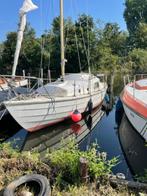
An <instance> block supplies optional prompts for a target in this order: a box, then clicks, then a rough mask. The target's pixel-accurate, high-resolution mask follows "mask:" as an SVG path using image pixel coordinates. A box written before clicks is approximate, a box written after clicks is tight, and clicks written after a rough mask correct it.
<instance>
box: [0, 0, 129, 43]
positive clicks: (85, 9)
mask: <svg viewBox="0 0 147 196" xmlns="http://www.w3.org/2000/svg"><path fill="white" fill-rule="evenodd" d="M32 1H33V3H35V4H36V5H37V6H38V9H37V10H34V11H32V12H30V13H28V14H27V21H28V22H29V23H30V24H31V26H32V27H33V28H34V29H35V31H36V35H37V37H38V36H40V35H41V34H42V33H43V32H44V31H45V30H46V29H49V28H50V25H51V23H52V20H53V18H54V17H55V16H58V15H59V0H32ZM124 1H125V0H64V16H65V17H71V18H72V19H73V20H76V19H77V17H78V16H79V15H80V14H82V13H86V14H88V15H91V16H92V17H93V18H94V20H95V21H97V20H100V21H102V24H103V23H106V22H116V23H118V24H119V26H120V29H121V30H126V24H125V21H124V18H123V12H124V8H125V7H124ZM22 3H23V0H1V6H0V41H4V40H5V39H6V34H7V33H8V32H12V31H17V29H18V23H19V9H20V7H21V6H22Z"/></svg>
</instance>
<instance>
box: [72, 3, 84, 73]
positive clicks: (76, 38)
mask: <svg viewBox="0 0 147 196" xmlns="http://www.w3.org/2000/svg"><path fill="white" fill-rule="evenodd" d="M70 6H71V10H72V18H73V16H74V14H73V3H72V0H71V1H70ZM74 33H75V43H76V48H77V55H78V62H79V69H80V72H81V71H82V66H81V59H80V51H79V44H78V36H77V33H76V25H75V22H74Z"/></svg>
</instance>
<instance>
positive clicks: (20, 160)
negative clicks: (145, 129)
mask: <svg viewBox="0 0 147 196" xmlns="http://www.w3.org/2000/svg"><path fill="white" fill-rule="evenodd" d="M80 157H84V158H86V160H88V175H89V178H88V182H87V183H83V182H82V181H81V177H80V171H79V158H80ZM117 163H118V160H117V158H113V159H111V160H107V154H106V153H99V152H98V151H97V150H96V146H95V145H93V146H92V147H91V148H90V149H89V150H88V151H86V152H83V151H80V150H79V149H78V147H77V146H76V145H75V143H74V141H70V142H69V144H68V145H67V146H66V147H64V148H62V149H59V150H55V151H53V152H47V153H46V163H43V162H42V161H41V160H40V157H39V154H38V153H36V152H21V153H20V152H18V151H17V150H13V149H12V147H11V144H10V143H7V144H2V145H0V174H1V175H0V190H2V189H3V188H4V187H6V186H7V185H8V184H9V183H10V182H12V181H13V180H14V179H15V178H16V177H18V176H22V175H25V174H31V173H38V174H42V175H44V176H46V177H47V178H48V179H49V180H50V182H51V187H52V196H76V195H79V196H99V195H100V196H103V195H109V196H115V195H116V196H118V195H120V196H130V195H131V196H134V195H137V194H138V193H137V194H136V193H135V192H130V191H129V190H127V189H126V188H124V187H120V188H119V187H117V189H113V188H112V187H111V186H110V183H109V180H108V175H109V174H111V173H112V171H111V169H112V167H114V166H115V165H116V164H117ZM19 188H20V189H19ZM19 188H18V190H27V191H28V187H19ZM29 190H30V189H29ZM18 192H20V191H18ZM16 195H18V194H16Z"/></svg>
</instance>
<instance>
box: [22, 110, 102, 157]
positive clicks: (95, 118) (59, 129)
mask: <svg viewBox="0 0 147 196" xmlns="http://www.w3.org/2000/svg"><path fill="white" fill-rule="evenodd" d="M103 115H104V111H102V110H101V109H100V108H96V109H95V110H94V111H93V112H92V114H91V115H86V116H85V117H84V119H82V120H81V121H80V122H79V123H73V122H71V120H67V121H64V122H63V123H60V124H57V125H55V126H51V127H48V128H47V129H44V130H40V131H38V132H35V133H28V134H27V137H26V139H25V142H24V145H23V146H22V150H31V149H34V148H35V149H36V150H37V151H38V152H39V153H40V155H41V157H42V158H43V157H44V155H45V153H46V150H47V149H50V150H53V149H58V148H61V147H63V146H64V145H66V144H67V142H69V141H70V138H75V141H76V143H80V142H81V141H82V140H83V139H84V138H85V136H87V135H88V134H89V133H90V132H91V130H92V129H93V128H94V127H95V125H96V124H97V123H98V122H99V121H100V119H101V118H102V116H103ZM62 139H63V140H64V142H61V141H62Z"/></svg>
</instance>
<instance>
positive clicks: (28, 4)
mask: <svg viewBox="0 0 147 196" xmlns="http://www.w3.org/2000/svg"><path fill="white" fill-rule="evenodd" d="M37 8H38V7H37V6H36V5H35V4H33V3H32V0H24V2H23V5H22V8H21V9H20V10H19V14H20V24H19V29H18V33H17V43H16V49H15V55H14V63H13V68H12V78H15V74H16V68H17V65H18V58H19V54H20V49H21V43H22V40H23V32H24V30H25V26H26V13H27V12H29V11H32V10H35V9H37Z"/></svg>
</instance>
